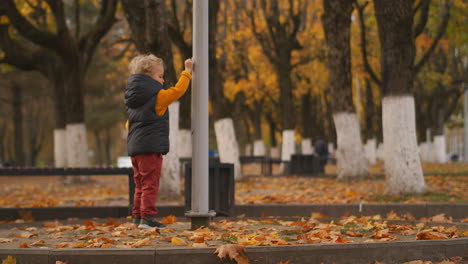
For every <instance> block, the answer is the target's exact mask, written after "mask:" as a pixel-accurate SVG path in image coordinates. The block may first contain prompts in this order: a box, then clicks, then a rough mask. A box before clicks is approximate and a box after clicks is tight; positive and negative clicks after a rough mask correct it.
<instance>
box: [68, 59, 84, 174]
mask: <svg viewBox="0 0 468 264" xmlns="http://www.w3.org/2000/svg"><path fill="white" fill-rule="evenodd" d="M65 74H67V75H66V76H67V77H68V78H66V86H65V87H66V90H65V91H66V97H65V98H67V100H66V101H67V125H66V131H67V132H66V134H67V135H66V146H70V147H68V148H67V166H68V167H72V168H79V167H88V166H89V161H88V140H87V133H86V125H85V119H84V87H83V83H82V80H83V78H84V76H83V74H82V70H81V67H78V66H77V65H74V67H71V68H69V69H68V70H66V71H65ZM82 179H83V180H86V177H83V178H82Z"/></svg>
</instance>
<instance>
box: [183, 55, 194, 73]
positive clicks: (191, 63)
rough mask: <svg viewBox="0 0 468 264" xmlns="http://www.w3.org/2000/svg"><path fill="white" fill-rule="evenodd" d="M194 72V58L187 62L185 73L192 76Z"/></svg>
mask: <svg viewBox="0 0 468 264" xmlns="http://www.w3.org/2000/svg"><path fill="white" fill-rule="evenodd" d="M192 70H193V61H192V58H190V59H186V60H185V71H186V72H188V73H190V74H192Z"/></svg>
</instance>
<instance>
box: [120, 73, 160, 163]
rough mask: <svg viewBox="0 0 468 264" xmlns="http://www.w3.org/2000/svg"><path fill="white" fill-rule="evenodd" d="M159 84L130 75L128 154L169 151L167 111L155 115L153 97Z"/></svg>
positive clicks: (128, 85)
mask: <svg viewBox="0 0 468 264" xmlns="http://www.w3.org/2000/svg"><path fill="white" fill-rule="evenodd" d="M161 89H163V87H162V85H161V84H160V83H159V82H157V81H156V80H154V79H153V78H151V77H150V76H148V75H146V74H133V75H131V76H130V77H129V78H128V82H127V87H126V89H125V105H126V106H127V114H128V121H129V129H128V137H127V148H128V155H129V156H134V155H138V154H149V153H161V154H163V155H166V154H167V153H168V152H169V109H167V110H166V113H164V115H162V116H160V115H158V114H156V110H155V106H156V98H157V97H158V93H159V91H161Z"/></svg>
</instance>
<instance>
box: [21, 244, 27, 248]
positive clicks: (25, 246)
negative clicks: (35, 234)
mask: <svg viewBox="0 0 468 264" xmlns="http://www.w3.org/2000/svg"><path fill="white" fill-rule="evenodd" d="M20 248H29V246H28V243H23V244H20Z"/></svg>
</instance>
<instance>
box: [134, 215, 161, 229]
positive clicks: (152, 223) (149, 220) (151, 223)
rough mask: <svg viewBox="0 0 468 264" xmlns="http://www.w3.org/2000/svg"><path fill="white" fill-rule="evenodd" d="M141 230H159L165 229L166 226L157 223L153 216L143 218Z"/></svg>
mask: <svg viewBox="0 0 468 264" xmlns="http://www.w3.org/2000/svg"><path fill="white" fill-rule="evenodd" d="M138 228H140V229H151V228H159V229H164V228H166V226H165V225H164V224H163V223H160V222H158V221H156V219H155V218H154V217H153V216H148V217H142V218H141V221H140V225H139V226H138Z"/></svg>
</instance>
